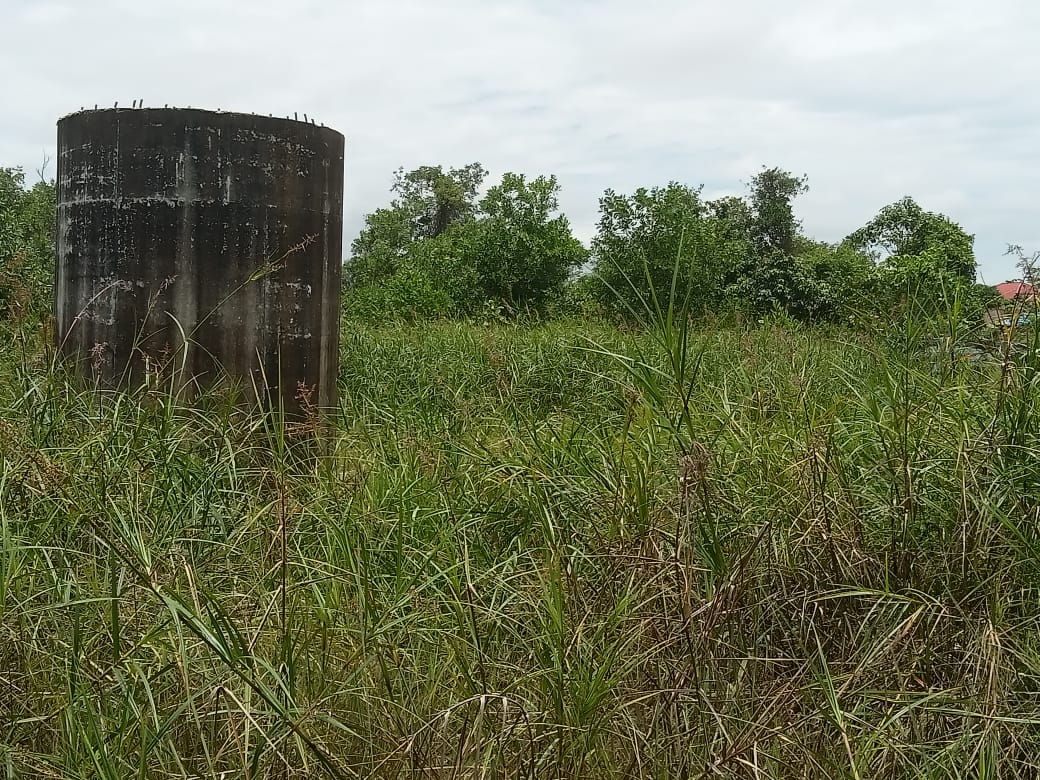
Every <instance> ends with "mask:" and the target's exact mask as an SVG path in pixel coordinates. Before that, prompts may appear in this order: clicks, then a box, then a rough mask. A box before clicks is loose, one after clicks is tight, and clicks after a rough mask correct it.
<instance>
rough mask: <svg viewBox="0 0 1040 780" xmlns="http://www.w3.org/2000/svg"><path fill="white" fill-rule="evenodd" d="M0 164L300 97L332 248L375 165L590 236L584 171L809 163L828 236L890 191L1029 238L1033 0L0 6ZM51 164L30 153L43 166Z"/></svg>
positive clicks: (739, 176) (640, 178)
mask: <svg viewBox="0 0 1040 780" xmlns="http://www.w3.org/2000/svg"><path fill="white" fill-rule="evenodd" d="M0 11H2V13H0V30H2V45H0V73H3V78H2V80H0V165H21V166H22V167H24V168H25V169H26V171H27V172H29V173H30V174H32V173H33V172H34V171H35V170H36V169H37V168H38V167H39V165H40V164H41V162H42V161H43V160H44V159H45V158H48V157H49V158H51V159H53V157H54V151H55V150H54V145H55V141H54V136H55V127H54V124H55V121H56V120H57V119H58V118H59V117H60V116H62V115H63V114H66V113H69V112H70V111H75V110H78V109H79V108H80V107H81V106H91V107H92V106H93V105H94V104H95V103H96V104H99V105H102V106H111V105H112V104H113V103H114V102H115V101H119V103H120V105H127V106H128V105H130V103H131V101H132V100H134V99H137V98H143V99H144V102H145V105H160V106H161V105H163V104H167V103H168V104H170V105H178V106H186V105H190V106H193V107H197V108H212V109H224V110H235V111H252V112H256V113H263V114H267V113H272V114H275V115H286V114H292V113H293V112H294V111H296V112H299V113H301V114H302V113H304V112H306V113H307V114H308V115H309V116H313V117H316V118H317V119H318V120H319V121H322V122H324V123H325V124H326V125H330V126H332V127H334V128H336V129H338V130H340V131H342V132H343V133H344V134H345V135H346V136H347V160H346V176H347V185H346V186H347V191H346V214H345V219H346V224H347V236H346V238H347V241H348V242H349V240H350V239H351V238H352V237H353V236H354V235H355V234H356V232H357V230H358V228H359V227H360V224H361V217H362V215H363V214H364V213H365V212H367V211H371V210H372V209H374V208H376V207H377V206H380V205H383V204H385V202H386V201H387V200H388V199H389V195H388V187H389V184H390V181H391V175H392V172H393V170H394V169H396V168H397V167H398V166H405V167H406V168H413V167H416V166H418V165H422V164H443V165H449V166H450V165H461V164H465V163H467V162H471V161H474V160H475V161H479V162H481V163H483V164H484V165H485V167H487V168H488V169H489V170H490V171H491V173H492V177H493V178H497V177H498V176H499V175H501V173H502V172H504V171H506V170H513V171H518V172H524V173H528V174H531V175H537V174H539V173H547V174H549V173H554V174H556V175H557V176H558V178H559V180H560V183H561V184H562V187H563V192H562V200H561V202H562V207H563V210H564V211H565V212H566V214H567V215H568V216H569V217H570V219H571V222H572V224H573V226H574V228H575V232H576V233H577V234H578V236H579V237H581V238H582V239H583V240H586V241H587V240H588V239H589V238H590V237H591V236H592V234H593V232H594V230H595V222H596V213H597V199H598V198H599V196H600V195H601V194H602V192H603V190H604V189H606V188H608V187H609V188H613V189H616V190H620V191H624V192H630V191H632V190H633V189H635V188H636V187H640V186H648V187H649V186H654V185H659V184H665V183H667V182H668V181H670V180H678V181H681V182H684V183H688V184H694V185H697V184H703V185H704V187H705V194H706V195H707V196H709V197H713V196H716V195H720V194H740V193H743V192H744V182H746V181H747V180H748V179H750V177H751V176H753V175H754V174H755V172H756V171H758V170H759V169H760V168H761V166H763V165H767V166H773V165H778V166H780V167H783V168H786V169H788V170H790V171H792V172H794V173H798V174H802V173H804V174H807V175H808V177H809V186H810V191H809V193H808V194H807V195H805V196H803V197H802V198H800V199H799V200H798V201H797V203H796V212H797V214H798V216H799V217H800V218H801V219H802V221H803V225H804V229H805V231H806V232H807V233H808V234H809V235H811V236H813V237H815V238H819V239H824V240H829V241H836V240H839V239H841V238H842V237H843V236H845V235H846V234H848V233H850V232H851V231H852V230H854V229H855V228H857V227H859V226H860V225H862V224H863V223H864V222H866V221H867V220H868V219H869V218H870V217H871V216H872V215H873V214H875V213H876V212H877V210H878V209H879V208H880V207H881V206H883V205H885V204H887V203H890V202H892V201H894V200H896V199H898V198H900V197H902V196H903V195H907V194H909V195H912V196H913V197H914V198H916V199H917V201H918V202H919V203H920V204H921V205H922V206H923V207H924V208H926V209H928V210H932V211H940V212H942V213H945V214H947V215H949V216H950V217H951V218H953V219H954V220H956V221H957V222H959V223H961V224H962V225H963V226H964V228H965V229H966V230H968V232H970V233H974V234H975V235H976V244H975V247H976V253H977V256H978V259H979V265H980V271H981V274H982V276H983V277H984V279H985V280H986V281H988V282H990V283H995V282H1000V281H1003V279H1005V278H1007V277H1010V276H1014V275H1016V272H1015V268H1014V262H1013V261H1012V260H1011V259H1010V258H1008V257H1005V256H1004V250H1005V248H1006V246H1007V245H1008V244H1009V243H1016V244H1022V245H1024V246H1025V247H1026V248H1027V249H1030V250H1034V249H1040V220H1038V218H1037V217H1038V207H1037V199H1038V198H1040V187H1038V186H1037V185H1038V184H1040V180H1038V179H1040V177H1038V173H1040V165H1038V163H1040V87H1038V82H1037V79H1038V76H1040V46H1038V44H1037V33H1038V32H1040V3H1038V2H1035V0H986V1H985V2H983V0H869V1H868V0H787V2H776V0H729V1H728V2H721V1H720V0H711V1H707V0H705V1H702V0H685V1H683V0H675V1H674V2H673V1H672V0H656V1H655V0H641V2H635V1H634V0H561V1H560V2H550V1H549V0H481V1H478V0H437V1H436V2H434V1H433V0H396V1H391V0H339V1H338V2H334V1H333V0H323V1H322V2H309V1H308V0H294V1H293V2H288V1H287V0H250V1H249V2H244V1H241V0H240V1H238V2H226V1H222V0H176V1H174V0H162V1H161V2H155V1H153V0H91V2H84V1H83V0H73V1H70V2H48V1H47V0H32V1H30V0H0ZM53 172H54V166H53V162H52V163H51V166H50V168H49V173H50V175H53Z"/></svg>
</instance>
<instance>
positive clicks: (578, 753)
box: [0, 312, 1040, 780]
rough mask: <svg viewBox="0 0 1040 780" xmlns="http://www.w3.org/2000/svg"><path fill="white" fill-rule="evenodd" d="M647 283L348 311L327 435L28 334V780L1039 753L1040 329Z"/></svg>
mask: <svg viewBox="0 0 1040 780" xmlns="http://www.w3.org/2000/svg"><path fill="white" fill-rule="evenodd" d="M658 314H659V315H662V316H659V317H657V318H656V321H655V322H654V323H651V324H650V326H649V327H647V328H645V329H639V330H635V331H631V332H626V331H621V330H618V329H617V328H615V327H613V326H609V325H605V324H595V323H588V322H554V323H548V324H541V325H528V326H514V325H507V324H496V325H490V326H480V325H472V324H451V323H444V324H423V325H416V326H414V327H407V328H398V327H394V328H391V327H387V328H385V329H380V328H370V327H362V326H356V327H355V326H351V327H350V329H349V330H347V331H345V332H344V334H343V354H342V360H341V370H340V374H341V376H340V380H341V386H340V391H341V408H340V410H339V411H338V414H336V415H335V416H334V419H333V420H332V424H333V430H332V432H331V434H330V442H329V447H328V452H327V454H324V455H322V456H321V457H318V458H307V457H296V456H295V449H296V446H297V445H295V444H293V442H292V440H291V438H290V437H288V436H286V434H285V431H284V430H283V429H282V427H281V426H279V425H277V424H275V423H273V422H272V421H271V420H264V419H260V418H254V417H250V416H247V415H245V414H244V413H243V412H242V411H240V410H237V409H235V408H234V407H233V406H231V405H228V404H224V403H222V401H221V400H220V399H219V398H216V397H213V398H208V399H203V401H202V402H200V405H199V407H198V408H195V409H183V408H177V407H175V406H174V405H173V404H172V403H170V402H169V400H168V399H166V398H164V397H163V396H162V395H161V394H159V393H157V392H156V391H154V390H151V391H142V393H140V394H137V395H134V394H131V395H127V396H121V397H104V398H100V399H99V396H98V395H97V394H94V393H91V392H85V391H78V390H75V389H74V388H73V385H72V384H71V383H70V382H68V381H67V380H66V379H65V378H64V377H62V376H61V374H60V373H59V372H54V371H49V370H48V365H49V361H48V358H47V355H46V354H45V353H43V352H41V351H39V350H38V349H37V348H36V347H35V346H34V342H33V341H32V340H28V341H21V342H20V341H18V340H16V339H6V340H5V341H6V346H5V347H4V348H3V349H4V352H3V354H2V356H0V360H2V365H3V377H4V379H3V380H2V382H0V419H2V421H0V426H2V430H0V457H2V464H0V777H10V778H15V777H16V778H48V777H54V778H59V777H60V778H94V777H105V778H125V777H139V778H146V777H148V778H151V777H204V778H233V777H234V778H240V777H242V778H266V777H273V778H277V777H320V776H327V777H413V776H414V777H438V778H439V777H539V778H540V777H590V778H598V777H647V778H666V777H677V778H678V777H683V778H688V777H730V778H749V779H750V778H794V777H833V778H863V779H864V780H865V779H866V778H904V777H918V778H939V777H971V778H997V777H1002V778H1007V777H1036V776H1037V774H1038V771H1040V770H1038V765H1040V759H1037V756H1038V755H1040V625H1038V622H1040V510H1038V505H1040V503H1038V499H1040V449H1038V438H1040V424H1038V421H1040V416H1038V404H1040V401H1038V394H1037V382H1038V380H1037V376H1038V373H1037V367H1038V366H1037V351H1036V347H1037V344H1036V342H1035V340H1031V339H1032V338H1033V337H1032V336H1027V335H1025V334H1019V337H1017V339H1016V340H1014V343H1013V344H1012V343H1011V342H1009V343H1008V345H1007V346H1005V347H1003V348H1002V347H1001V346H1000V344H997V345H995V346H994V348H993V349H992V350H990V351H989V352H987V353H986V354H985V355H983V356H982V357H977V358H972V359H961V358H960V355H961V353H960V352H959V351H958V349H957V348H956V347H957V344H946V345H944V346H942V348H941V349H939V350H935V349H930V348H928V345H929V344H930V343H931V342H928V341H927V339H926V338H925V336H926V334H924V333H922V332H918V331H917V330H915V326H913V325H912V324H911V325H906V326H905V327H893V330H892V333H890V334H889V335H888V337H886V338H880V337H879V338H866V337H863V336H857V335H852V334H847V333H842V332H836V331H835V332H829V331H822V330H813V329H807V328H804V327H801V326H798V325H795V324H792V323H787V322H782V321H770V322H766V323H762V324H756V325H754V326H748V327H741V326H732V327H727V328H719V329H699V330H691V329H690V328H689V327H688V326H687V325H686V324H684V323H681V322H678V321H677V320H676V318H675V317H674V316H672V315H668V313H665V312H658ZM673 314H674V313H673ZM963 338H964V334H962V333H959V332H957V331H956V329H954V330H952V331H951V335H950V339H951V340H952V341H953V342H959V341H960V340H962V339H963ZM948 347H952V348H948Z"/></svg>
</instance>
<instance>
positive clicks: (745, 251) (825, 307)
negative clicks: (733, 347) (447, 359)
mask: <svg viewBox="0 0 1040 780" xmlns="http://www.w3.org/2000/svg"><path fill="white" fill-rule="evenodd" d="M486 175H487V174H486V171H485V170H484V168H483V167H482V166H481V165H479V164H478V163H473V164H470V165H467V166H464V167H462V168H452V169H449V170H444V169H443V168H441V167H439V166H438V167H423V168H419V169H416V170H414V171H410V172H405V171H404V170H399V171H397V173H396V174H395V177H394V183H393V186H392V193H393V195H394V198H393V200H392V201H391V203H390V205H389V206H387V207H384V208H381V209H377V210H376V211H374V212H373V213H371V214H369V215H368V216H367V217H366V219H365V227H364V229H363V230H362V231H361V234H360V235H359V236H358V237H357V239H356V240H355V241H354V242H353V245H352V247H351V256H350V258H349V259H348V261H347V263H348V276H347V278H348V291H347V298H346V302H347V307H348V310H349V312H350V313H351V314H352V315H353V316H357V317H362V318H381V317H385V316H388V315H389V316H397V317H422V316H470V315H474V314H477V313H480V312H488V311H494V312H498V313H502V314H505V315H512V314H516V313H518V312H554V311H556V312H560V311H571V312H596V313H600V314H605V315H613V316H619V317H629V316H638V313H639V312H641V311H645V310H646V308H647V306H648V305H651V302H652V300H653V299H655V298H656V299H657V300H665V299H667V298H669V296H672V298H673V299H674V300H675V301H677V302H678V303H679V304H681V305H682V306H683V307H685V309H686V311H688V312H689V313H691V314H694V315H698V314H707V313H718V312H727V313H730V312H741V313H744V314H748V315H752V316H761V315H764V314H769V313H777V312H782V313H785V314H787V315H789V316H792V317H795V318H797V319H799V320H803V321H807V322H813V321H836V320H848V319H861V318H865V317H872V316H873V317H879V316H885V315H887V314H889V313H891V311H892V309H893V308H898V307H900V306H906V305H908V304H909V305H914V306H918V307H921V306H923V307H925V308H931V309H936V308H945V307H946V306H948V305H949V303H950V301H951V300H952V299H953V298H954V297H958V296H959V297H960V298H961V299H968V298H970V299H979V300H981V299H982V298H984V297H985V294H984V292H983V291H982V290H981V289H977V288H976V286H975V285H974V281H975V256H974V252H973V249H972V245H973V237H972V236H971V235H969V234H968V233H966V232H965V231H964V230H963V229H962V228H961V227H960V226H959V225H957V224H956V223H955V222H953V221H951V220H950V219H949V218H947V217H945V216H943V215H941V214H936V213H933V212H928V211H925V210H924V209H923V208H922V207H921V206H919V205H918V204H917V203H916V202H915V201H914V200H913V199H911V198H909V197H907V198H903V199H902V200H900V201H898V202H896V203H893V204H891V205H889V206H885V207H884V208H882V209H881V210H880V211H879V212H878V214H877V216H875V217H874V218H873V219H872V220H871V221H870V222H868V223H867V224H866V225H864V226H862V227H861V228H859V229H857V230H855V231H853V232H852V233H851V234H850V235H849V236H848V237H847V238H845V239H844V240H843V241H841V242H839V243H836V244H829V243H826V242H822V241H815V240H813V239H811V238H809V237H808V236H806V235H804V233H803V231H802V226H801V223H800V222H799V221H798V219H797V218H796V217H795V212H794V202H795V200H796V198H797V197H798V196H799V195H801V194H803V193H804V192H806V191H807V189H808V182H807V180H806V177H804V176H795V175H792V174H791V173H789V172H787V171H784V170H782V169H780V168H763V169H762V170H761V171H760V172H759V173H758V174H757V175H755V176H754V177H753V178H752V179H751V181H750V182H749V184H748V187H747V189H748V193H747V196H746V197H743V198H741V197H733V196H729V197H724V198H719V199H715V200H706V199H705V198H704V197H703V196H702V188H700V187H691V186H689V185H686V184H681V183H678V182H671V183H668V184H666V185H664V186H659V187H652V188H649V189H647V188H640V189H637V190H636V191H635V192H633V193H631V194H623V193H618V192H615V191H613V190H607V191H606V192H605V193H604V194H603V196H602V197H601V198H600V201H599V221H598V224H597V231H596V235H595V237H594V238H593V240H592V246H591V251H586V250H585V249H584V248H583V247H582V245H581V244H580V243H579V242H578V241H577V240H576V239H575V238H574V236H573V235H572V233H571V230H570V226H569V224H568V222H567V220H566V218H565V217H564V216H562V215H561V214H559V213H558V199H557V196H558V193H559V185H558V183H557V181H556V179H555V178H554V177H546V176H539V177H537V178H535V179H531V180H528V179H527V178H526V177H524V176H522V175H519V174H514V173H507V174H505V175H504V176H503V177H502V181H501V182H500V183H499V184H496V185H494V186H492V187H490V188H489V189H488V190H487V193H486V194H485V195H484V196H483V197H482V198H481V197H480V196H479V192H480V189H481V185H482V183H483V182H484V180H485V178H486Z"/></svg>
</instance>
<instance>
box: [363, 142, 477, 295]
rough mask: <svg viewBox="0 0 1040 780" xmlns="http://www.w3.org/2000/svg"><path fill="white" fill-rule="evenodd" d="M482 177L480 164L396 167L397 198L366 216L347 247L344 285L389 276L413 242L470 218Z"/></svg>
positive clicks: (409, 253)
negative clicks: (359, 230) (447, 166)
mask: <svg viewBox="0 0 1040 780" xmlns="http://www.w3.org/2000/svg"><path fill="white" fill-rule="evenodd" d="M486 177H487V171H485V170H484V168H483V166H481V165H480V163H470V164H469V165H464V166H463V167H461V168H451V169H449V170H448V171H447V172H445V171H444V170H443V169H442V168H441V166H439V165H438V166H431V165H426V166H423V167H421V168H417V169H415V170H414V171H408V172H405V170H404V169H403V168H400V169H398V170H397V171H395V172H394V183H393V185H392V186H391V188H390V189H391V192H393V193H394V194H395V195H396V197H395V198H394V200H393V201H392V202H391V204H390V206H389V207H388V208H380V209H376V210H375V211H374V212H372V213H371V214H369V215H368V216H366V217H365V227H364V228H363V229H362V231H361V233H360V234H359V235H358V237H357V238H355V239H354V241H353V243H352V245H351V258H350V263H349V266H348V283H349V286H351V287H361V286H364V285H366V284H372V283H376V282H379V281H381V280H383V279H385V278H387V277H388V276H391V275H393V274H394V273H396V272H397V270H398V268H399V267H400V266H401V264H402V263H403V262H405V261H406V260H407V259H408V258H409V257H410V255H411V251H412V249H413V247H414V245H415V244H416V243H417V242H419V241H422V240H423V239H431V238H436V237H438V236H440V235H441V234H442V233H444V232H445V231H446V230H448V229H449V228H450V227H452V226H453V225H457V224H459V223H462V222H465V221H467V220H469V219H472V217H473V214H474V213H475V211H476V207H477V206H476V200H477V192H478V190H479V189H480V185H481V184H482V183H483V181H484V179H485V178H486Z"/></svg>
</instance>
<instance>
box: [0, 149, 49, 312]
mask: <svg viewBox="0 0 1040 780" xmlns="http://www.w3.org/2000/svg"><path fill="white" fill-rule="evenodd" d="M55 202H56V193H55V187H54V182H47V181H43V180H42V179H41V181H39V182H37V183H36V184H35V185H33V186H32V187H31V188H29V189H26V188H25V176H24V174H23V173H22V171H21V170H20V169H18V168H0V316H5V317H7V316H11V315H13V314H28V313H29V312H30V311H35V312H37V313H39V312H42V311H44V310H45V309H46V306H47V299H48V291H49V290H50V289H51V285H52V284H53V275H54V217H55Z"/></svg>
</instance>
